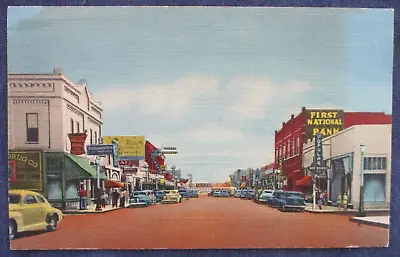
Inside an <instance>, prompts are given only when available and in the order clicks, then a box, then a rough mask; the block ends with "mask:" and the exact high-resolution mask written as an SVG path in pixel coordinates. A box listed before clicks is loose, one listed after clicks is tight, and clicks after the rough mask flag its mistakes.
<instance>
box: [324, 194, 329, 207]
mask: <svg viewBox="0 0 400 257" xmlns="http://www.w3.org/2000/svg"><path fill="white" fill-rule="evenodd" d="M324 205H328V192H327V191H326V190H325V192H324Z"/></svg>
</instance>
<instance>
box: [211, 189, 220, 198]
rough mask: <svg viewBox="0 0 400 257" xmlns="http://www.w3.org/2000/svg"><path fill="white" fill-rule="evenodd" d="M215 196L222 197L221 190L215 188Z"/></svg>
mask: <svg viewBox="0 0 400 257" xmlns="http://www.w3.org/2000/svg"><path fill="white" fill-rule="evenodd" d="M213 196H214V197H220V196H221V191H220V190H215V191H214V193H213Z"/></svg>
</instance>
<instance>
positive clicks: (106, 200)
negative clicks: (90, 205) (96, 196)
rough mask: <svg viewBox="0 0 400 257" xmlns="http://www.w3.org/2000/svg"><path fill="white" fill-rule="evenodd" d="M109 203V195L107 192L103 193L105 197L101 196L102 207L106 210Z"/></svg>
mask: <svg viewBox="0 0 400 257" xmlns="http://www.w3.org/2000/svg"><path fill="white" fill-rule="evenodd" d="M107 202H108V195H107V193H106V192H104V193H103V195H102V196H101V207H103V208H106V205H107Z"/></svg>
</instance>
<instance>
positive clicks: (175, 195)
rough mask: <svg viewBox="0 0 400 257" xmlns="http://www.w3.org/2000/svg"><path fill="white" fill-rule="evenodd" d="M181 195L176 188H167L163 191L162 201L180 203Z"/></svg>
mask: <svg viewBox="0 0 400 257" xmlns="http://www.w3.org/2000/svg"><path fill="white" fill-rule="evenodd" d="M181 202H182V196H181V195H180V194H179V191H178V190H175V189H174V190H167V191H166V192H165V195H164V198H163V200H162V203H181Z"/></svg>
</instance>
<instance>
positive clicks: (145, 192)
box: [131, 190, 156, 204]
mask: <svg viewBox="0 0 400 257" xmlns="http://www.w3.org/2000/svg"><path fill="white" fill-rule="evenodd" d="M135 196H147V197H148V198H149V199H150V202H151V204H153V203H156V196H155V195H154V193H153V191H152V190H143V191H134V192H133V196H132V197H131V198H133V197H135Z"/></svg>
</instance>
